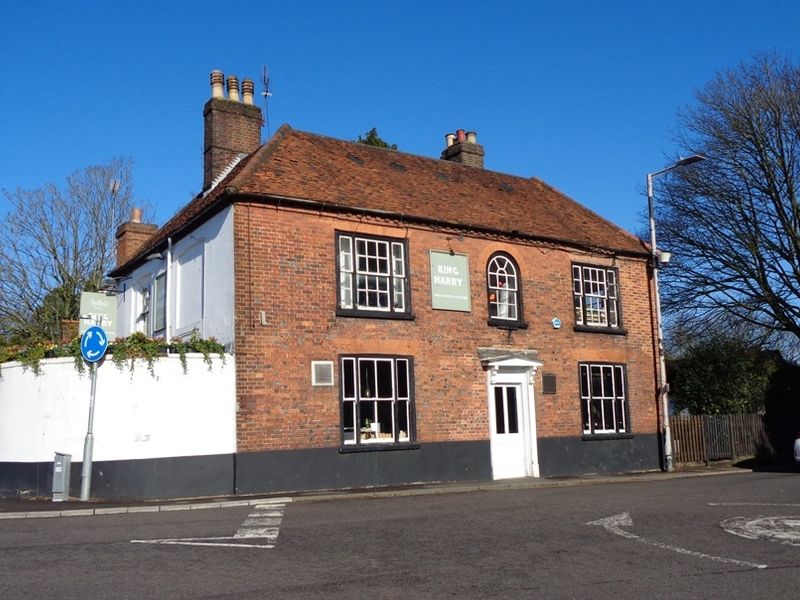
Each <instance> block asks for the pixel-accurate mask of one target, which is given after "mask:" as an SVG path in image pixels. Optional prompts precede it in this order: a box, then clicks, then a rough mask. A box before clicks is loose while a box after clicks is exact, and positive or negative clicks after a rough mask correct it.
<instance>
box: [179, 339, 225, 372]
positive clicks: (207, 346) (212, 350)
mask: <svg viewBox="0 0 800 600" xmlns="http://www.w3.org/2000/svg"><path fill="white" fill-rule="evenodd" d="M168 348H169V351H170V352H175V353H176V354H177V355H178V357H179V358H180V361H181V367H183V372H184V373H186V372H187V365H186V355H187V354H188V353H190V352H197V353H199V354H202V355H203V362H205V363H206V364H207V365H208V370H209V371H210V370H211V367H212V366H213V364H214V363H213V362H211V355H212V354H216V355H218V356H219V357H220V358H221V359H222V364H223V365H224V364H225V346H223V345H222V344H220V343H219V342H218V341H217V340H216V339H214V338H213V337H212V338H208V339H207V340H204V339H202V338H201V337H200V333H199V332H198V331H197V329H194V330H193V331H192V335H191V336H189V339H188V340H182V339H180V338H174V339H173V340H172V343H171V344H170V345H169V346H168Z"/></svg>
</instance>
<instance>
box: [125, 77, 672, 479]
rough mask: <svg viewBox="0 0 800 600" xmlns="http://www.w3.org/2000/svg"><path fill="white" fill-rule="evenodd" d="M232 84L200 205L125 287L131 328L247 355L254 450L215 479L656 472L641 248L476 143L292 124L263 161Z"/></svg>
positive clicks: (217, 116) (241, 365) (158, 237)
mask: <svg viewBox="0 0 800 600" xmlns="http://www.w3.org/2000/svg"><path fill="white" fill-rule="evenodd" d="M222 83H223V81H222V74H221V73H219V72H214V73H212V98H211V99H210V100H209V101H208V103H207V104H206V106H205V109H204V118H205V162H204V165H205V172H204V191H203V192H202V193H201V194H200V195H198V196H197V197H196V198H194V199H193V200H192V201H191V202H190V203H189V204H188V205H186V206H185V207H184V208H183V209H182V210H181V211H179V212H178V214H177V215H176V216H175V217H173V218H172V219H171V220H170V221H169V222H167V223H166V224H165V225H164V226H163V227H161V228H160V229H157V230H155V228H152V227H150V226H147V225H144V224H142V223H137V222H131V223H128V224H126V225H123V226H122V227H121V228H120V229H119V231H118V233H117V235H118V238H119V245H118V248H119V252H118V266H117V267H116V268H115V270H114V271H113V272H112V275H113V276H114V277H116V278H118V280H119V281H120V314H119V315H118V320H119V326H118V327H119V328H120V330H121V334H123V335H124V334H126V333H130V332H132V331H136V330H140V331H144V332H146V333H148V334H151V335H156V336H165V337H167V338H172V337H176V336H177V337H180V336H187V335H190V334H191V332H192V331H195V330H196V331H199V333H200V334H201V335H203V336H205V337H209V336H212V335H213V336H215V337H216V338H217V339H219V340H220V341H223V342H224V343H225V344H226V345H227V346H228V347H229V348H230V350H231V352H232V353H233V354H234V356H235V364H236V400H237V418H236V446H237V448H236V452H235V454H234V455H233V456H231V457H227V458H226V459H225V460H224V461H223V463H222V464H226V465H228V466H226V467H224V468H221V469H220V470H219V472H217V471H215V470H213V469H212V470H211V471H208V470H206V471H205V473H206V476H208V477H219V478H222V479H224V478H226V477H232V480H233V481H234V483H233V486H232V487H233V490H234V491H235V492H237V493H250V492H262V491H273V490H287V491H288V490H300V489H323V488H341V487H352V486H365V485H388V484H397V483H408V482H420V481H444V480H450V481H453V480H478V479H489V478H492V477H494V478H505V477H522V476H554V475H570V474H579V473H589V472H606V473H608V472H623V471H631V470H640V469H654V468H657V467H658V465H659V441H658V438H659V436H658V429H659V427H658V425H659V424H658V410H657V394H656V390H657V378H656V375H657V360H656V342H655V336H654V304H653V300H654V298H653V289H652V280H651V275H650V267H649V254H648V250H647V248H645V247H644V246H643V245H642V243H641V242H640V241H639V240H637V239H636V238H635V237H633V236H631V235H630V234H628V233H626V232H625V231H623V230H621V229H620V228H618V227H616V226H614V225H613V224H611V223H609V222H608V221H605V220H604V219H602V218H601V217H599V216H598V215H596V214H594V213H593V212H591V211H589V210H588V209H586V208H585V207H583V206H581V205H580V204H578V203H576V202H575V201H573V200H571V199H570V198H567V197H566V196H564V195H563V194H561V193H560V192H558V191H557V190H555V189H553V188H552V187H550V186H548V185H547V184H545V183H543V182H542V181H540V180H538V179H535V178H531V179H527V178H522V177H515V176H511V175H505V174H501V173H496V172H492V171H488V170H486V169H484V168H483V156H484V150H483V148H482V146H481V145H480V144H478V143H477V139H476V136H475V134H474V133H471V132H469V133H465V132H463V131H462V130H459V131H458V132H456V133H455V134H450V135H448V136H446V141H445V149H444V151H443V152H442V156H441V158H440V159H433V158H425V157H420V156H414V155H410V154H405V153H402V152H399V151H393V150H388V149H382V148H375V147H370V146H365V145H362V144H357V143H352V142H346V141H342V140H336V139H332V138H329V137H324V136H320V135H315V134H311V133H306V132H302V131H297V130H294V129H292V128H290V127H288V126H283V127H281V128H280V129H279V130H278V131H277V132H276V133H275V135H274V136H273V137H272V138H271V139H270V140H268V141H267V143H265V144H263V145H261V140H260V130H261V113H260V110H259V109H258V108H257V107H255V106H254V105H253V104H252V82H250V81H247V80H245V81H244V82H243V84H242V100H241V101H239V84H238V81H236V79H235V78H229V79H228V82H227V83H228V95H227V97H226V96H225V94H224V91H223V89H222ZM135 220H137V219H134V221H135ZM201 458H202V457H201ZM201 458H200V459H198V460H196V461H194V462H192V463H191V464H189V463H187V465H186V468H189V469H197V471H198V473H201V472H203V471H204V469H205V468H206V467H204V464H203V461H202V460H201ZM228 459H229V460H228ZM226 461H228V462H226Z"/></svg>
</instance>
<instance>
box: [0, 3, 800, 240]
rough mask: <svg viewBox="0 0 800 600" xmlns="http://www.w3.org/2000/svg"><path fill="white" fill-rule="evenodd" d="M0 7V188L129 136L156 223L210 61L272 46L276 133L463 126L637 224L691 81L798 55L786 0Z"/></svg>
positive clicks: (523, 169) (434, 139)
mask: <svg viewBox="0 0 800 600" xmlns="http://www.w3.org/2000/svg"><path fill="white" fill-rule="evenodd" d="M0 23H2V24H3V25H2V35H1V36H0V56H2V57H3V58H2V62H1V63H0V64H2V67H3V69H2V74H3V77H4V81H3V83H2V85H0V106H1V107H2V110H1V111H0V139H2V143H1V144H0V188H2V189H6V190H14V189H16V188H18V187H21V188H27V189H31V188H35V187H38V186H41V185H43V184H45V183H47V182H51V181H52V182H55V183H57V184H62V183H63V181H64V179H65V178H66V176H67V175H68V174H69V173H71V172H72V171H74V170H76V169H80V168H83V167H86V166H89V165H92V164H98V163H102V162H105V161H107V160H109V159H111V158H113V157H116V156H129V157H131V158H133V160H134V183H135V195H136V197H137V198H138V199H139V200H140V201H142V202H147V203H149V204H150V205H151V206H152V207H153V208H154V213H152V214H153V216H154V217H155V218H154V220H155V221H156V222H157V223H158V224H163V223H164V222H165V221H166V220H167V219H168V218H169V217H170V216H172V215H173V214H174V213H175V212H176V211H177V210H178V209H179V208H180V207H181V206H183V205H184V204H185V203H186V202H188V201H189V200H190V199H191V198H192V197H193V195H194V194H196V193H197V192H198V191H200V188H201V185H202V152H203V121H202V109H203V104H204V103H205V102H206V100H207V99H208V98H209V96H210V87H209V83H208V77H209V72H210V71H211V70H212V69H220V70H222V71H223V72H224V73H225V74H226V75H228V74H236V75H238V76H239V78H240V79H242V78H244V77H251V78H253V79H254V80H256V82H257V86H256V87H257V92H259V91H260V87H261V86H260V83H258V81H259V79H260V75H261V69H262V65H264V64H267V65H269V70H270V75H271V80H272V81H271V88H272V92H273V96H272V98H271V99H270V102H269V128H270V130H271V131H272V132H273V133H274V132H275V130H276V129H277V128H278V127H279V126H280V125H281V124H283V123H289V124H290V125H291V126H293V127H295V128H298V129H303V130H306V131H312V132H316V133H321V134H325V135H330V136H333V137H338V138H343V139H355V138H356V137H357V136H358V135H359V134H363V133H365V132H366V131H367V130H368V129H370V128H372V127H377V128H378V130H379V133H380V135H381V136H382V137H383V138H384V139H386V140H388V141H390V142H393V143H395V144H397V145H398V146H399V148H400V149H401V150H403V151H406V152H411V153H414V154H421V155H424V156H430V157H438V156H439V154H440V153H441V151H442V149H443V147H444V134H445V133H447V132H450V131H454V130H455V129H458V128H463V129H467V130H474V131H476V132H477V133H478V141H479V142H480V143H481V144H483V146H484V148H485V150H486V167H487V168H489V169H492V170H497V171H502V172H505V173H511V174H514V175H519V176H524V177H530V176H536V177H539V178H541V179H543V180H544V181H545V182H547V183H549V184H550V185H552V186H554V187H556V188H558V189H560V190H561V191H563V192H564V193H566V194H567V195H569V196H571V197H572V198H574V199H576V200H578V201H579V202H581V203H583V204H585V205H586V206H588V207H589V208H591V209H593V210H594V211H596V212H598V213H599V214H600V215H602V216H604V217H606V218H607V219H610V220H612V221H613V222H615V223H617V224H618V225H621V226H622V227H625V228H626V229H628V230H630V231H640V230H641V229H642V225H643V222H642V220H641V213H642V211H643V208H644V205H645V198H644V196H643V187H644V185H643V183H644V178H645V174H646V173H647V172H648V171H649V172H652V171H656V170H659V169H660V168H662V167H663V166H665V165H667V164H668V163H669V162H670V160H671V159H672V158H674V157H675V155H676V153H677V148H676V145H675V143H674V142H673V133H674V131H675V128H676V126H677V120H676V113H677V111H678V110H679V109H681V108H682V107H685V106H687V105H691V103H692V102H693V98H694V92H695V91H696V90H697V89H698V88H700V87H702V86H703V85H704V84H705V83H706V82H707V81H709V80H710V79H711V78H713V77H714V75H715V74H716V73H717V72H718V71H720V70H722V69H725V68H730V67H735V66H736V65H737V64H739V63H740V62H741V61H743V60H747V59H748V58H749V57H750V56H751V55H752V54H753V53H754V52H764V51H777V52H779V53H781V54H783V55H786V56H788V57H789V58H791V59H792V60H794V61H797V60H798V59H800V35H798V31H800V2H797V1H796V0H772V1H770V2H763V3H762V2H753V1H752V0H750V1H739V0H727V1H721V0H720V1H702V0H695V1H692V2H690V1H675V2H668V1H663V0H662V1H660V2H655V1H650V0H641V1H638V2H637V1H630V2H623V1H617V0H607V1H604V2H589V1H586V2H577V1H569V0H565V1H536V0H532V1H529V2H502V3H501V2H497V3H495V2H469V1H462V2H382V1H378V0H373V1H372V2H362V1H358V2H345V1H341V2H287V1H286V0H282V1H279V2H273V1H270V0H260V1H258V2H230V1H228V2H211V1H202V0H194V1H189V2H151V1H142V0H139V1H137V2H128V1H124V0H122V1H117V2H113V3H112V2H109V3H95V2H92V3H90V2H80V1H74V2H56V1H48V0H44V1H40V2H36V3H32V2H31V3H28V2H14V3H4V6H3V7H2V8H0ZM263 135H264V138H266V135H267V130H266V128H265V130H264V134H263ZM7 209H8V204H7V202H6V201H5V199H0V214H2V213H5V212H6V211H7ZM541 217H542V218H543V219H547V218H557V215H541Z"/></svg>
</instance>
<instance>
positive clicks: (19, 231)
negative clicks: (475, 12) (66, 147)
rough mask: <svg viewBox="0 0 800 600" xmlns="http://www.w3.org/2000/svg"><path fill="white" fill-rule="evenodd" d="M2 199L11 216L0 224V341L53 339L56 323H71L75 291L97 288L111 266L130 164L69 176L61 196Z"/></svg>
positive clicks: (25, 194) (125, 209)
mask: <svg viewBox="0 0 800 600" xmlns="http://www.w3.org/2000/svg"><path fill="white" fill-rule="evenodd" d="M3 193H4V195H5V197H6V199H7V200H8V202H9V203H10V205H11V209H10V211H9V213H8V214H7V215H6V217H5V218H4V219H3V220H2V222H0V334H2V336H4V337H5V338H6V339H10V338H15V339H17V340H18V341H26V340H28V341H29V340H38V339H50V340H57V339H59V337H60V335H61V320H62V319H76V318H77V317H78V310H79V306H78V302H79V295H80V292H81V291H82V290H87V291H93V290H97V289H99V288H100V286H101V285H102V284H103V280H104V276H105V274H106V273H107V272H108V271H109V270H110V269H111V267H113V265H114V258H115V246H114V243H115V238H114V233H115V231H116V228H117V226H119V225H120V224H121V223H122V222H123V221H124V220H126V219H127V217H128V216H129V215H130V211H131V205H132V194H133V182H132V164H131V161H130V160H129V159H114V160H112V161H110V162H109V163H107V164H103V165H97V166H91V167H87V168H85V169H82V170H79V171H76V172H75V173H73V174H72V175H70V176H69V177H68V178H67V185H66V188H65V189H60V188H59V187H57V186H56V185H54V184H46V185H44V186H42V187H41V188H38V189H35V190H22V189H18V190H16V191H14V192H9V191H5V190H4V191H3Z"/></svg>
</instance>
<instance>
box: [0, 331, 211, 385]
mask: <svg viewBox="0 0 800 600" xmlns="http://www.w3.org/2000/svg"><path fill="white" fill-rule="evenodd" d="M194 352H196V353H198V354H202V355H203V362H205V363H206V364H207V365H208V368H209V370H210V369H211V367H212V366H213V364H214V363H213V361H212V355H217V356H219V357H220V358H221V359H222V363H223V364H225V346H223V345H222V344H220V343H219V342H218V341H217V340H215V339H214V338H209V339H202V338H201V337H200V335H199V333H198V331H197V330H196V329H195V330H194V331H193V332H192V335H191V336H190V337H189V339H188V340H182V339H179V338H175V339H174V340H173V341H172V343H171V344H167V343H166V342H165V341H164V340H158V339H154V338H151V337H148V336H146V335H145V334H143V333H139V332H137V333H134V334H131V335H129V336H128V337H126V338H117V339H116V340H114V341H113V342H112V343H111V344H110V345H109V347H108V354H109V355H110V357H111V362H113V363H114V364H115V365H116V366H117V368H118V369H120V370H121V369H122V368H123V367H124V366H125V365H126V363H127V364H128V367H129V368H130V370H131V372H133V370H134V368H135V365H136V360H137V359H141V360H144V361H145V362H146V363H147V370H148V371H149V372H150V375H152V376H153V377H155V368H154V365H155V362H156V360H158V359H159V358H160V357H161V356H162V355H165V354H168V353H175V354H177V355H178V356H179V358H180V361H181V366H182V367H183V372H184V374H185V373H187V371H188V365H187V362H186V355H187V354H189V353H194ZM66 356H71V357H72V358H73V359H74V362H75V370H76V371H77V372H78V373H81V374H83V373H84V372H85V371H86V363H85V362H84V360H83V357H82V356H81V338H80V337H76V338H74V339H73V340H71V341H70V342H68V343H66V344H58V345H57V344H53V343H50V342H36V343H34V344H31V345H29V346H25V347H19V346H0V365H2V363H5V362H10V361H17V362H20V363H21V364H22V366H23V367H24V368H25V369H30V370H31V371H33V373H34V374H35V375H39V374H40V373H41V367H40V361H41V360H42V359H43V358H59V357H66ZM0 378H2V369H0Z"/></svg>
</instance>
